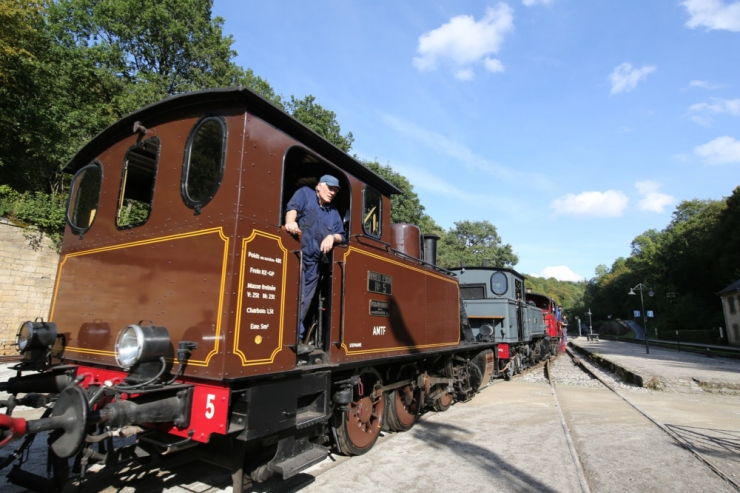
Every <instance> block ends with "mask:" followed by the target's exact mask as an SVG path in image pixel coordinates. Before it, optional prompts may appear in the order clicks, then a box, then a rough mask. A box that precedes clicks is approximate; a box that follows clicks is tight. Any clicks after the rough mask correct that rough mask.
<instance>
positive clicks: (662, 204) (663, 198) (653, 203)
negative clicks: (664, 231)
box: [635, 180, 676, 214]
mask: <svg viewBox="0 0 740 493" xmlns="http://www.w3.org/2000/svg"><path fill="white" fill-rule="evenodd" d="M662 186H663V184H662V183H658V182H655V181H650V180H645V181H638V182H637V183H635V188H637V193H639V194H640V195H642V196H643V198H642V199H641V200H640V202H638V204H637V206H638V207H639V208H640V210H643V211H647V212H656V213H658V214H662V213H663V212H665V208H666V207H668V206H671V205H673V204H674V203H676V199H675V197H673V196H672V195H668V194H665V193H660V192H658V189H660V188H661V187H662Z"/></svg>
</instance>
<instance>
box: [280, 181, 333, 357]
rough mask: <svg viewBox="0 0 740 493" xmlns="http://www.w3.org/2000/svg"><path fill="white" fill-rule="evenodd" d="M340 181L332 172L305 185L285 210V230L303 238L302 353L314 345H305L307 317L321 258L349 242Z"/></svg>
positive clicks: (299, 349) (300, 339)
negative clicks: (341, 209)
mask: <svg viewBox="0 0 740 493" xmlns="http://www.w3.org/2000/svg"><path fill="white" fill-rule="evenodd" d="M339 191H340V187H339V180H337V179H336V178H335V177H333V176H331V175H324V176H322V177H321V178H320V179H319V183H318V185H316V189H315V190H312V189H311V188H310V187H301V188H299V189H298V190H297V191H296V192H295V193H294V194H293V197H292V198H291V199H290V202H288V206H287V207H286V210H287V212H286V213H285V230H286V231H287V232H288V233H290V234H292V235H297V236H298V237H300V238H301V250H302V251H303V303H302V305H301V328H300V333H299V334H298V336H299V344H298V347H297V348H296V352H297V353H298V354H305V353H310V352H311V351H313V349H314V348H313V346H312V345H310V344H305V342H304V340H303V337H304V336H305V333H306V328H305V326H304V321H305V320H304V319H305V318H306V315H307V313H308V309H309V307H310V306H311V302H312V301H313V297H314V293H315V292H316V285H317V284H318V282H319V259H320V256H321V254H322V253H329V252H330V251H331V249H332V248H334V245H335V244H336V243H342V242H343V241H345V238H346V236H345V232H344V224H343V223H342V218H341V217H339V212H338V211H337V208H336V207H335V206H334V205H332V203H331V202H332V200H334V197H336V195H337V194H338V193H339Z"/></svg>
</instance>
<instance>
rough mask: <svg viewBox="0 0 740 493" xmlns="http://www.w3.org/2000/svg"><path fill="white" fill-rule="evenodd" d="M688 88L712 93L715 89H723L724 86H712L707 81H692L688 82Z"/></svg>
mask: <svg viewBox="0 0 740 493" xmlns="http://www.w3.org/2000/svg"><path fill="white" fill-rule="evenodd" d="M689 87H690V88H691V87H701V88H702V89H706V90H707V91H714V90H715V89H721V88H723V87H725V85H724V84H712V83H711V82H709V81H708V80H692V81H691V82H689Z"/></svg>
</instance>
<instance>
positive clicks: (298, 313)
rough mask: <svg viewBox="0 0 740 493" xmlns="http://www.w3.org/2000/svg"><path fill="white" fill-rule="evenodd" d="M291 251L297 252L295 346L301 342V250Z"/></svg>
mask: <svg viewBox="0 0 740 493" xmlns="http://www.w3.org/2000/svg"><path fill="white" fill-rule="evenodd" d="M291 253H297V254H298V310H296V319H297V321H296V326H295V347H296V349H297V348H298V344H300V343H301V340H300V338H301V323H303V319H302V315H303V310H302V308H303V250H293V251H292V252H291Z"/></svg>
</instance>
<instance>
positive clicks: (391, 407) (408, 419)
mask: <svg viewBox="0 0 740 493" xmlns="http://www.w3.org/2000/svg"><path fill="white" fill-rule="evenodd" d="M417 374H418V372H417V370H416V368H415V367H413V366H405V367H403V368H401V371H400V372H399V375H398V379H399V380H411V383H408V384H406V385H404V386H403V387H400V388H398V389H396V390H394V391H393V392H391V393H390V394H389V395H388V397H387V398H388V416H387V418H386V419H387V420H388V426H389V427H390V429H391V430H393V431H408V430H410V429H411V427H412V426H414V423H416V418H417V417H418V416H419V410H420V409H421V408H422V407H423V401H422V399H423V394H422V391H421V388H420V387H418V386H417V385H415V383H414V382H413V381H414V380H415V379H416V377H417Z"/></svg>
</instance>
